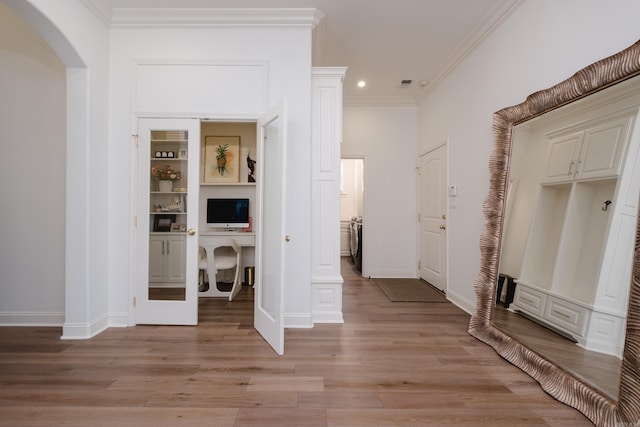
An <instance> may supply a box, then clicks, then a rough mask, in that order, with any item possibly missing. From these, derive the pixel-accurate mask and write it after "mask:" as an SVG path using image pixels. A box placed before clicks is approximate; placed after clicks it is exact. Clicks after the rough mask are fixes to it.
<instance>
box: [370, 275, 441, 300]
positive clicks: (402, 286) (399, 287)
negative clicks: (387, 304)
mask: <svg viewBox="0 0 640 427" xmlns="http://www.w3.org/2000/svg"><path fill="white" fill-rule="evenodd" d="M373 281H374V282H376V284H377V285H378V287H379V288H380V289H381V290H382V292H383V293H384V294H385V295H386V296H387V298H389V301H392V302H448V301H447V298H446V297H445V296H444V294H443V293H442V292H440V291H439V290H437V289H436V288H434V287H433V286H431V285H430V284H429V283H427V282H425V281H424V280H421V279H373Z"/></svg>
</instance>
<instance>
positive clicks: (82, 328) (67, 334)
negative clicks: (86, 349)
mask: <svg viewBox="0 0 640 427" xmlns="http://www.w3.org/2000/svg"><path fill="white" fill-rule="evenodd" d="M107 328H109V317H108V316H106V315H105V316H102V317H101V318H99V319H96V320H94V321H93V322H90V323H71V322H65V323H64V324H63V325H62V337H60V339H63V340H86V339H89V338H92V337H95V336H96V335H98V334H99V333H100V332H102V331H104V330H106V329H107Z"/></svg>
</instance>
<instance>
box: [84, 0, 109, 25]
mask: <svg viewBox="0 0 640 427" xmlns="http://www.w3.org/2000/svg"><path fill="white" fill-rule="evenodd" d="M80 2H81V3H82V4H84V6H85V7H86V8H87V9H89V10H90V11H91V12H92V13H93V14H94V15H95V16H97V17H98V19H100V20H101V21H102V22H104V23H105V24H106V25H110V24H111V10H112V9H111V5H110V4H109V2H108V1H107V0H80Z"/></svg>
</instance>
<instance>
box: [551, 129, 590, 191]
mask: <svg viewBox="0 0 640 427" xmlns="http://www.w3.org/2000/svg"><path fill="white" fill-rule="evenodd" d="M583 137H584V132H580V133H577V134H573V135H568V136H564V137H562V138H558V139H555V140H552V141H550V142H549V155H548V158H547V168H546V171H545V180H544V182H547V183H549V182H563V181H571V180H572V179H573V175H574V173H575V171H576V162H577V157H578V153H579V152H580V145H581V143H582V138H583Z"/></svg>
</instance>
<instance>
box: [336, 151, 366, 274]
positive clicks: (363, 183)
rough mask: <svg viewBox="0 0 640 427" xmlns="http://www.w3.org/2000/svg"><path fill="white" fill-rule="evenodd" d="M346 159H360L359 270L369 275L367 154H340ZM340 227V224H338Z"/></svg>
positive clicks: (341, 157)
mask: <svg viewBox="0 0 640 427" xmlns="http://www.w3.org/2000/svg"><path fill="white" fill-rule="evenodd" d="M342 159H348V160H354V159H355V160H362V224H363V227H362V254H363V256H362V271H361V272H360V273H361V275H362V277H369V266H368V263H367V257H366V255H365V254H368V253H369V251H368V250H366V248H365V246H366V245H367V239H366V238H365V235H366V233H367V231H366V230H367V227H365V226H364V225H366V215H367V156H365V155H363V154H341V155H340V160H342ZM340 202H341V199H340V195H338V204H340ZM338 227H340V224H338Z"/></svg>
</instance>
